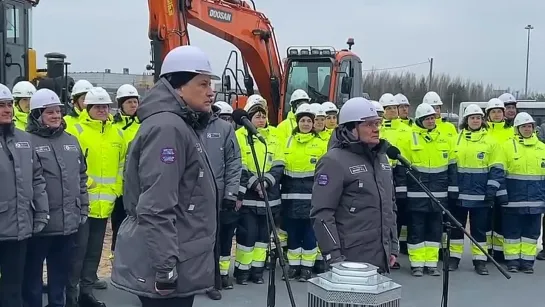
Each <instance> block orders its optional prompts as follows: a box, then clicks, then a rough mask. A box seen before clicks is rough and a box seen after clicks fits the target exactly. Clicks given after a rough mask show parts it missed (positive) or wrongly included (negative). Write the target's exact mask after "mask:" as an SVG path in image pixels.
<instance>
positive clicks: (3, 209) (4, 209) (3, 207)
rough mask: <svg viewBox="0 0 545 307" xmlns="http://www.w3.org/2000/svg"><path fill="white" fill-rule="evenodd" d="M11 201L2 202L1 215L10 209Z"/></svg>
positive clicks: (0, 206) (0, 205)
mask: <svg viewBox="0 0 545 307" xmlns="http://www.w3.org/2000/svg"><path fill="white" fill-rule="evenodd" d="M9 203H10V201H0V213H4V212H6V211H8V209H9Z"/></svg>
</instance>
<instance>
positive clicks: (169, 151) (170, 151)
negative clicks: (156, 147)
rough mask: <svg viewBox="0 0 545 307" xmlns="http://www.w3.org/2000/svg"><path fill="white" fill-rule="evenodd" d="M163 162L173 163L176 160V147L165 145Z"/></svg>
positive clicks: (162, 153)
mask: <svg viewBox="0 0 545 307" xmlns="http://www.w3.org/2000/svg"><path fill="white" fill-rule="evenodd" d="M161 162H163V163H165V164H172V163H174V162H176V151H175V150H174V148H171V147H165V148H163V149H161Z"/></svg>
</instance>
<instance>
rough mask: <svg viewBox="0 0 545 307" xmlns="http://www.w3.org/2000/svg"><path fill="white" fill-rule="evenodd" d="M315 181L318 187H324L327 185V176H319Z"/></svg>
mask: <svg viewBox="0 0 545 307" xmlns="http://www.w3.org/2000/svg"><path fill="white" fill-rule="evenodd" d="M316 181H317V182H318V185H320V186H326V185H327V184H328V183H329V176H327V175H326V174H320V175H318V177H317V178H316Z"/></svg>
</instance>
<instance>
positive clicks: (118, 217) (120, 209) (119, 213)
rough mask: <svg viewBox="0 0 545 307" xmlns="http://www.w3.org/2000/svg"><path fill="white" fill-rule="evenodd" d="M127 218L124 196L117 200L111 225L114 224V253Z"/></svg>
mask: <svg viewBox="0 0 545 307" xmlns="http://www.w3.org/2000/svg"><path fill="white" fill-rule="evenodd" d="M126 217H127V212H125V207H124V206H123V196H120V197H118V198H117V199H116V200H115V204H114V211H112V216H111V220H110V221H111V223H112V246H111V248H110V249H111V250H112V252H113V251H115V242H117V232H118V231H119V227H120V226H121V223H123V220H124V219H125V218H126Z"/></svg>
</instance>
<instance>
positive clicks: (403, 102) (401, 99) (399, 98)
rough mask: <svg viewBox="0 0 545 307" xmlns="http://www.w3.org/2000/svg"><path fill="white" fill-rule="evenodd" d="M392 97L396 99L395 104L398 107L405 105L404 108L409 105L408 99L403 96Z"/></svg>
mask: <svg viewBox="0 0 545 307" xmlns="http://www.w3.org/2000/svg"><path fill="white" fill-rule="evenodd" d="M394 97H395V98H396V100H397V103H398V104H399V105H406V106H408V105H410V104H409V99H407V97H405V95H403V94H401V93H399V94H396V95H395V96H394Z"/></svg>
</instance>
